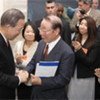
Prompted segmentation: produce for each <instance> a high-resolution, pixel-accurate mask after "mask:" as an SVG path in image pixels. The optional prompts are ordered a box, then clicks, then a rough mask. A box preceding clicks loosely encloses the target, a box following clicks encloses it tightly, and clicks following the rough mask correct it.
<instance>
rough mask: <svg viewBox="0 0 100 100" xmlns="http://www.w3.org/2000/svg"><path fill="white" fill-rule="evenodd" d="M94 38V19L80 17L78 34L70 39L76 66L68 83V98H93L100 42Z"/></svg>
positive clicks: (84, 99)
mask: <svg viewBox="0 0 100 100" xmlns="http://www.w3.org/2000/svg"><path fill="white" fill-rule="evenodd" d="M96 39H97V28H96V23H95V20H94V19H93V18H92V17H90V16H85V17H83V18H82V19H80V22H79V32H78V36H77V38H76V39H75V40H73V41H72V46H73V48H74V51H75V59H76V68H75V71H74V76H73V77H72V80H71V83H70V85H69V91H68V95H69V100H81V99H82V100H94V95H95V75H94V69H95V68H96V67H97V66H98V65H99V63H100V56H99V55H100V43H98V42H96Z"/></svg>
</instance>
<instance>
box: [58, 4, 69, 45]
mask: <svg viewBox="0 0 100 100" xmlns="http://www.w3.org/2000/svg"><path fill="white" fill-rule="evenodd" d="M56 9H57V11H56V15H57V16H58V17H59V18H60V19H61V21H62V31H61V38H62V39H63V40H64V41H65V42H66V43H67V44H68V45H69V46H71V29H70V25H69V22H68V21H66V19H65V18H64V16H63V11H64V6H63V5H62V4H61V3H56Z"/></svg>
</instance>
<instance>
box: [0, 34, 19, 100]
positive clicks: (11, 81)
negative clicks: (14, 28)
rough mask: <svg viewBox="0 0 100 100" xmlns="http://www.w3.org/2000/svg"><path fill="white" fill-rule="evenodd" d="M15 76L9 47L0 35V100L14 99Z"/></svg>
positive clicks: (16, 79)
mask: <svg viewBox="0 0 100 100" xmlns="http://www.w3.org/2000/svg"><path fill="white" fill-rule="evenodd" d="M14 75H15V65H14V60H13V55H12V51H11V48H10V47H7V45H6V42H5V41H4V38H3V37H2V35H1V34H0V100H3V99H5V100H7V99H14V98H15V87H17V86H18V83H19V80H18V77H16V76H14Z"/></svg>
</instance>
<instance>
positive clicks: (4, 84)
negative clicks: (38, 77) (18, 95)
mask: <svg viewBox="0 0 100 100" xmlns="http://www.w3.org/2000/svg"><path fill="white" fill-rule="evenodd" d="M24 19H25V17H24V14H23V13H22V12H21V11H20V10H18V9H8V10H6V11H5V12H4V13H3V14H2V16H1V21H0V100H15V88H17V87H18V86H19V84H20V83H23V82H26V81H27V79H28V76H29V74H28V73H27V72H26V71H20V72H19V73H17V74H16V75H15V63H14V59H13V54H12V50H11V47H10V44H9V40H13V39H14V38H15V37H16V36H17V35H19V34H20V31H21V29H22V28H23V26H24Z"/></svg>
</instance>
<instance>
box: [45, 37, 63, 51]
mask: <svg viewBox="0 0 100 100" xmlns="http://www.w3.org/2000/svg"><path fill="white" fill-rule="evenodd" d="M60 39H61V37H60V36H59V37H58V38H57V39H56V40H55V41H53V42H50V43H47V45H48V46H49V50H48V53H50V51H51V50H52V49H53V48H54V47H55V45H56V44H57V43H58V41H59V40H60Z"/></svg>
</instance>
